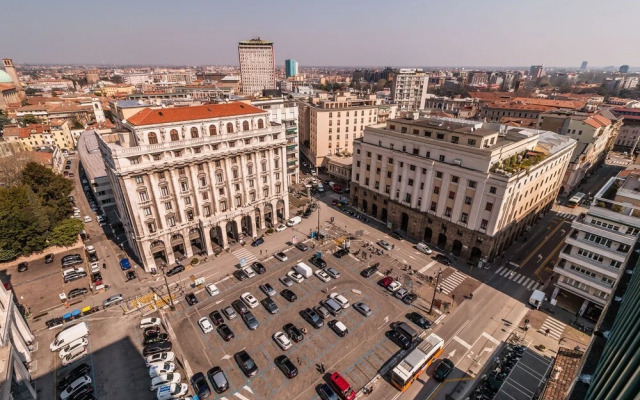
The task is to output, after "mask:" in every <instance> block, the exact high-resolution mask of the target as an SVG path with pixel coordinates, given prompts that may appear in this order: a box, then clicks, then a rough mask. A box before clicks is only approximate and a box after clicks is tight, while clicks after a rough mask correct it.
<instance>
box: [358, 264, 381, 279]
mask: <svg viewBox="0 0 640 400" xmlns="http://www.w3.org/2000/svg"><path fill="white" fill-rule="evenodd" d="M377 271H378V264H375V265H372V266H370V267H367V268H365V269H363V270H362V271H361V272H360V275H361V276H362V277H363V278H369V277H371V275H373V274H375V273H376V272H377Z"/></svg>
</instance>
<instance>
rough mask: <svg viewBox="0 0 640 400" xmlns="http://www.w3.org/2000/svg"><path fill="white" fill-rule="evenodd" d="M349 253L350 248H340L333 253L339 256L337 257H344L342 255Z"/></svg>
mask: <svg viewBox="0 0 640 400" xmlns="http://www.w3.org/2000/svg"><path fill="white" fill-rule="evenodd" d="M347 254H349V250H347V249H340V250H338V251H336V252H335V253H333V256H334V257H337V258H342V257H344V256H346V255H347Z"/></svg>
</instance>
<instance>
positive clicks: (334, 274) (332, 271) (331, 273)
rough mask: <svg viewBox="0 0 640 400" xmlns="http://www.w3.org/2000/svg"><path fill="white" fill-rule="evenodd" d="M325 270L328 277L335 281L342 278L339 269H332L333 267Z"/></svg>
mask: <svg viewBox="0 0 640 400" xmlns="http://www.w3.org/2000/svg"><path fill="white" fill-rule="evenodd" d="M323 269H324V272H326V273H327V275H329V276H331V277H332V278H333V279H338V278H340V272H338V270H337V269H335V268H331V267H324V268H323Z"/></svg>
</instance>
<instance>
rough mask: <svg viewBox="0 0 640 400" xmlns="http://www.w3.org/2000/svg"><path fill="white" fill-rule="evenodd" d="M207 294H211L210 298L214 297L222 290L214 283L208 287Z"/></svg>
mask: <svg viewBox="0 0 640 400" xmlns="http://www.w3.org/2000/svg"><path fill="white" fill-rule="evenodd" d="M207 293H209V296H211V297H213V296H216V295H218V294H220V290H219V289H218V287H217V286H216V285H215V284H214V283H209V284H208V285H207Z"/></svg>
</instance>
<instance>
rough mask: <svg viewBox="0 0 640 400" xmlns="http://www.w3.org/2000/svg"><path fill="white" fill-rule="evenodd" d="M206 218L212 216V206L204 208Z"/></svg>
mask: <svg viewBox="0 0 640 400" xmlns="http://www.w3.org/2000/svg"><path fill="white" fill-rule="evenodd" d="M204 216H205V217H209V216H211V206H204Z"/></svg>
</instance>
